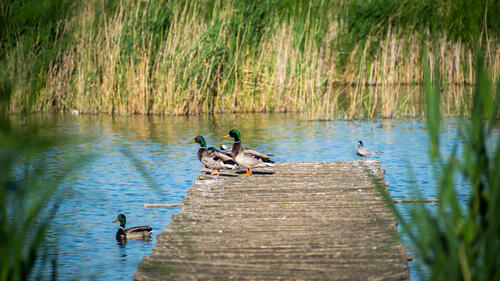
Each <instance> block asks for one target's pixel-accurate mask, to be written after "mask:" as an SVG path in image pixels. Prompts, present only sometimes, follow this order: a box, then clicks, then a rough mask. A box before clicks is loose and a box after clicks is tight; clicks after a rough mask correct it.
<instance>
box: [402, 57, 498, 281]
mask: <svg viewBox="0 0 500 281" xmlns="http://www.w3.org/2000/svg"><path fill="white" fill-rule="evenodd" d="M476 49H480V48H476ZM476 63H477V65H478V68H477V71H476V76H477V77H476V81H477V83H476V86H475V90H474V101H473V103H474V105H473V109H472V113H471V116H470V120H469V122H468V125H467V126H466V127H465V128H464V129H463V130H461V131H460V135H459V140H460V142H459V144H457V146H456V147H454V149H453V150H452V152H451V154H449V155H448V156H446V157H445V156H443V153H441V149H440V118H441V114H440V112H439V106H438V104H439V95H440V91H439V89H440V87H439V83H438V82H439V78H436V79H435V80H434V81H431V79H430V74H429V69H428V68H427V69H426V70H425V73H426V75H425V91H426V96H427V99H426V100H427V123H428V129H429V137H430V154H431V159H432V161H433V169H434V172H435V175H436V179H437V183H436V186H437V193H438V198H439V202H438V203H437V204H436V205H435V206H431V207H429V206H424V204H415V205H413V206H411V207H410V208H409V210H410V216H409V217H408V218H405V217H404V216H403V215H402V214H401V213H397V212H396V213H397V215H398V217H399V221H400V222H401V226H402V229H403V231H404V234H405V235H408V236H409V238H410V241H411V243H412V244H413V245H414V247H415V251H416V262H417V267H419V268H420V269H421V271H420V272H429V275H428V276H427V275H426V274H423V276H421V277H422V278H423V279H424V280H425V279H430V280H500V270H499V268H500V267H499V266H500V256H499V255H498V253H499V252H500V217H499V216H498V213H499V212H500V137H499V134H498V130H497V131H496V133H494V128H498V125H499V124H498V116H499V115H498V114H499V110H498V109H499V102H500V84H499V83H498V82H497V83H496V89H495V88H494V86H493V83H492V81H491V79H490V77H489V74H488V73H487V72H486V70H485V67H484V64H483V62H482V59H481V56H480V55H478V56H477V62H476ZM464 181H465V182H464ZM467 186H469V187H470V188H471V190H470V196H469V198H468V200H467V204H463V198H460V196H459V195H458V194H459V193H458V192H457V191H458V190H460V189H463V188H466V187H467Z"/></svg>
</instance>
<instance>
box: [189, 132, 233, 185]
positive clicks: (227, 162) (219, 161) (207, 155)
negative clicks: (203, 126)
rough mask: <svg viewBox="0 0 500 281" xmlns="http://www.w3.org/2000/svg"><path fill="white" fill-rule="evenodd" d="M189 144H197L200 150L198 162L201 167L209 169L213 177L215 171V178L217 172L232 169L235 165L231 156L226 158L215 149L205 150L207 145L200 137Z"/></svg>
mask: <svg viewBox="0 0 500 281" xmlns="http://www.w3.org/2000/svg"><path fill="white" fill-rule="evenodd" d="M189 143H199V144H200V149H198V160H200V162H201V163H203V165H204V166H205V167H206V168H208V169H210V175H211V176H213V175H214V170H217V176H219V170H222V169H234V168H235V165H236V163H235V162H234V161H233V159H232V158H231V156H228V155H226V154H224V153H222V152H220V151H219V150H217V149H216V148H215V147H209V148H207V143H206V142H205V138H203V137H202V136H197V137H196V138H194V141H190V142H189Z"/></svg>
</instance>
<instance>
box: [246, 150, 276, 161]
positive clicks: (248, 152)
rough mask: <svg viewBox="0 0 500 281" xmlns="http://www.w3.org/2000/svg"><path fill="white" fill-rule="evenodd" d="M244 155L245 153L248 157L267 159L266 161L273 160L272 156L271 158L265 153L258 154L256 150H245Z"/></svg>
mask: <svg viewBox="0 0 500 281" xmlns="http://www.w3.org/2000/svg"><path fill="white" fill-rule="evenodd" d="M243 153H245V154H246V155H249V156H254V157H257V158H262V159H266V160H267V159H269V158H271V156H269V155H266V154H264V153H260V152H257V151H255V150H252V149H248V148H245V149H243Z"/></svg>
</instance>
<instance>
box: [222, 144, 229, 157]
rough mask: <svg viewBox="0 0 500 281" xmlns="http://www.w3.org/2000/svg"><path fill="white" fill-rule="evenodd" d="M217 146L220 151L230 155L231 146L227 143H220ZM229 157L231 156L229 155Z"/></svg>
mask: <svg viewBox="0 0 500 281" xmlns="http://www.w3.org/2000/svg"><path fill="white" fill-rule="evenodd" d="M219 148H220V151H221V152H222V153H224V154H226V155H228V156H231V149H232V147H230V146H227V145H225V144H221V145H220V146H219ZM231 157H232V156H231Z"/></svg>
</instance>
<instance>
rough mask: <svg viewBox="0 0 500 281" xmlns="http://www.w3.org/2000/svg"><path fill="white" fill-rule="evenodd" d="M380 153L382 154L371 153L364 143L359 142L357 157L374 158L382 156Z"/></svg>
mask: <svg viewBox="0 0 500 281" xmlns="http://www.w3.org/2000/svg"><path fill="white" fill-rule="evenodd" d="M380 153H382V151H371V150H369V149H368V148H366V147H364V146H363V142H362V141H358V149H357V150H356V154H357V155H359V156H361V157H366V158H368V156H372V155H375V154H380Z"/></svg>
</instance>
